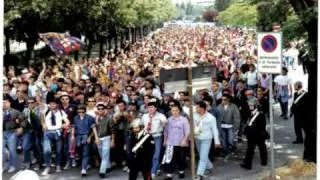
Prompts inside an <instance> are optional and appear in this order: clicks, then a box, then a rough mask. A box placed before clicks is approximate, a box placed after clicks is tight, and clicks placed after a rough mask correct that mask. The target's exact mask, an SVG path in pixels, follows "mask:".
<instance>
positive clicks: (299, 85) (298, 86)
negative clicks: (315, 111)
mask: <svg viewBox="0 0 320 180" xmlns="http://www.w3.org/2000/svg"><path fill="white" fill-rule="evenodd" d="M300 89H302V82H301V81H297V82H296V83H294V90H296V91H299V90H300Z"/></svg>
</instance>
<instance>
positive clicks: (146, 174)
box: [129, 164, 152, 180]
mask: <svg viewBox="0 0 320 180" xmlns="http://www.w3.org/2000/svg"><path fill="white" fill-rule="evenodd" d="M129 167H130V172H129V180H136V179H137V177H138V174H139V172H142V176H143V179H144V180H151V179H152V178H151V165H150V166H147V165H139V164H132V165H130V166H129Z"/></svg>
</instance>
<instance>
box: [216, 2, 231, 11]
mask: <svg viewBox="0 0 320 180" xmlns="http://www.w3.org/2000/svg"><path fill="white" fill-rule="evenodd" d="M229 5H230V0H216V1H215V4H214V7H215V9H216V10H217V11H218V12H221V11H224V10H225V9H227V8H228V7H229Z"/></svg>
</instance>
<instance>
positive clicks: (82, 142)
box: [76, 135, 89, 169]
mask: <svg viewBox="0 0 320 180" xmlns="http://www.w3.org/2000/svg"><path fill="white" fill-rule="evenodd" d="M87 139H88V135H77V136H76V141H77V148H80V151H81V154H82V162H81V167H82V169H87V168H88V164H89V144H88V143H87Z"/></svg>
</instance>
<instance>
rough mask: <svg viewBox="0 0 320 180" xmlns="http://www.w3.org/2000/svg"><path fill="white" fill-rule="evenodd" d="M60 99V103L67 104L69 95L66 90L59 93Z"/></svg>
mask: <svg viewBox="0 0 320 180" xmlns="http://www.w3.org/2000/svg"><path fill="white" fill-rule="evenodd" d="M60 101H61V103H62V105H68V104H69V102H70V97H69V95H68V93H66V92H63V93H61V96H60Z"/></svg>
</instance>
